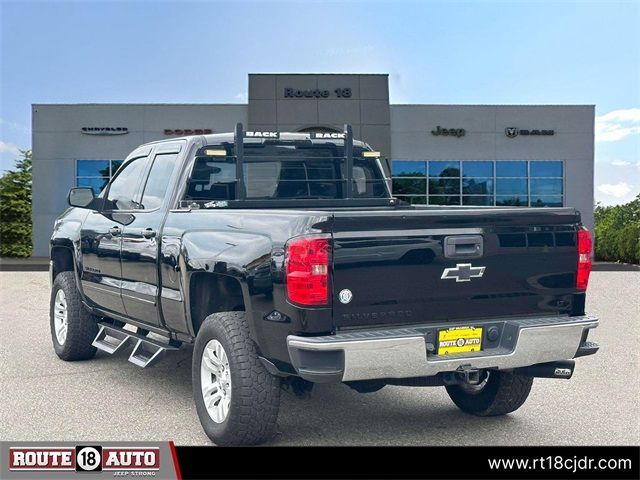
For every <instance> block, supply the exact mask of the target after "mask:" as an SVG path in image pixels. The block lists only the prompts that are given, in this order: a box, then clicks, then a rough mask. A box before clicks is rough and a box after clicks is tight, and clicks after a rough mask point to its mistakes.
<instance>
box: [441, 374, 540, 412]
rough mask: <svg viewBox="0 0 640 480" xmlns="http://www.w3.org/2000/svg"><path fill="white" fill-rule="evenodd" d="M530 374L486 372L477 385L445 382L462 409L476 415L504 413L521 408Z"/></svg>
mask: <svg viewBox="0 0 640 480" xmlns="http://www.w3.org/2000/svg"><path fill="white" fill-rule="evenodd" d="M532 385H533V377H527V376H525V375H518V374H515V373H510V372H501V371H497V370H492V371H487V372H486V376H485V378H484V379H483V380H482V382H480V384H478V385H448V386H447V387H446V388H447V393H448V394H449V397H451V400H453V403H455V404H456V405H457V406H458V408H460V409H461V410H463V411H464V412H467V413H470V414H472V415H477V416H479V417H491V416H496V415H505V414H507V413H511V412H513V411H515V410H517V409H518V408H520V407H521V406H522V405H523V404H524V402H525V401H526V400H527V397H528V396H529V392H530V391H531V386H532Z"/></svg>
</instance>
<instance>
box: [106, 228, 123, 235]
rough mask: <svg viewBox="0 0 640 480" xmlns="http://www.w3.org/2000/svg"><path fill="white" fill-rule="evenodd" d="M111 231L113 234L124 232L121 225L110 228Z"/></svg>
mask: <svg viewBox="0 0 640 480" xmlns="http://www.w3.org/2000/svg"><path fill="white" fill-rule="evenodd" d="M109 233H110V234H111V235H120V234H121V233H122V229H121V228H120V227H111V228H110V229H109Z"/></svg>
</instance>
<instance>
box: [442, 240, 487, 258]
mask: <svg viewBox="0 0 640 480" xmlns="http://www.w3.org/2000/svg"><path fill="white" fill-rule="evenodd" d="M483 254H484V241H483V239H482V235H457V236H451V237H445V239H444V256H445V257H446V258H460V259H463V258H480V257H482V255H483Z"/></svg>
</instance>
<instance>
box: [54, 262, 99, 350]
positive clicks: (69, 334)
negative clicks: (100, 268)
mask: <svg viewBox="0 0 640 480" xmlns="http://www.w3.org/2000/svg"><path fill="white" fill-rule="evenodd" d="M49 322H50V326H51V339H52V340H53V348H54V350H55V352H56V354H57V355H58V357H60V358H61V359H62V360H66V361H74V360H88V359H90V358H93V357H94V356H95V354H96V347H94V346H93V345H91V344H92V343H93V339H94V338H95V337H96V335H97V334H98V323H97V322H96V318H95V317H94V316H93V315H91V314H90V313H89V312H88V311H87V310H86V309H85V308H84V305H83V304H82V298H81V297H80V292H78V288H77V286H76V278H75V274H74V273H73V272H62V273H60V274H59V275H58V276H57V277H56V279H55V280H54V282H53V288H52V289H51V303H50V305H49Z"/></svg>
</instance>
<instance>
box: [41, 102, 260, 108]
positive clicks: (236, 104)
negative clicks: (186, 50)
mask: <svg viewBox="0 0 640 480" xmlns="http://www.w3.org/2000/svg"><path fill="white" fill-rule="evenodd" d="M96 105H98V106H105V105H106V106H112V105H113V106H118V107H119V106H140V107H147V106H149V107H157V106H162V105H170V106H178V107H227V106H229V107H232V106H236V107H246V106H248V105H249V104H248V103H178V102H172V103H171V102H159V103H131V102H128V103H127V102H114V103H108V102H79V103H32V104H31V106H33V107H41V106H56V107H61V106H69V107H75V106H96Z"/></svg>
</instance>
